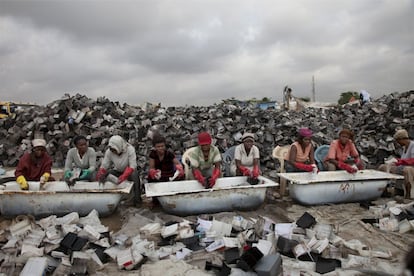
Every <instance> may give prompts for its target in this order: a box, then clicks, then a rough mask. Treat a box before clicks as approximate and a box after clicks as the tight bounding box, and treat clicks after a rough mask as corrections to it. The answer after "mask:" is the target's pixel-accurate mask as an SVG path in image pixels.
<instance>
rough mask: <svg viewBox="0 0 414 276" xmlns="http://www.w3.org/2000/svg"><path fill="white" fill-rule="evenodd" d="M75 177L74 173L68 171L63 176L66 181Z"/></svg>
mask: <svg viewBox="0 0 414 276" xmlns="http://www.w3.org/2000/svg"><path fill="white" fill-rule="evenodd" d="M72 175H73V172H72V171H66V172H65V175H64V176H63V178H64V179H70V178H71V177H72Z"/></svg>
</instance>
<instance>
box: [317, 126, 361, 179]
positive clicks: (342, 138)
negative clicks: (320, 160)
mask: <svg viewBox="0 0 414 276" xmlns="http://www.w3.org/2000/svg"><path fill="white" fill-rule="evenodd" d="M353 138H354V134H353V133H352V131H351V130H349V129H347V128H344V129H342V130H341V131H340V132H339V139H336V140H334V141H332V143H331V145H330V146H329V151H328V154H327V156H326V157H325V160H324V166H325V168H327V170H328V171H335V170H337V169H341V170H346V171H347V172H348V173H356V172H357V171H358V169H360V170H361V169H363V168H364V163H363V161H362V160H361V159H360V158H359V153H358V151H357V149H356V147H355V144H354V143H353Z"/></svg>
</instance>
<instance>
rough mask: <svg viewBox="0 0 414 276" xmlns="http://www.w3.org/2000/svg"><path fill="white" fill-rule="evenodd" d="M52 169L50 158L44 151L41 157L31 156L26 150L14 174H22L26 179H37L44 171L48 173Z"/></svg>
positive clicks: (17, 175)
mask: <svg viewBox="0 0 414 276" xmlns="http://www.w3.org/2000/svg"><path fill="white" fill-rule="evenodd" d="M51 170H52V158H50V156H49V154H47V153H46V152H45V153H44V154H43V157H41V158H34V157H33V158H32V156H31V154H30V153H28V152H26V153H25V154H24V155H23V156H22V157H21V158H20V160H19V164H17V168H16V171H15V172H14V175H15V176H16V178H17V177H19V176H21V175H23V176H24V177H25V178H26V180H28V181H39V180H40V177H41V176H42V175H43V174H44V173H46V172H47V173H50V174H51Z"/></svg>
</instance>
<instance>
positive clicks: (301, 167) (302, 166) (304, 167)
mask: <svg viewBox="0 0 414 276" xmlns="http://www.w3.org/2000/svg"><path fill="white" fill-rule="evenodd" d="M295 167H296V168H298V169H299V170H302V171H305V172H311V171H313V166H312V165H307V164H303V163H300V162H295Z"/></svg>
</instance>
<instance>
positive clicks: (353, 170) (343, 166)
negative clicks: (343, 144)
mask: <svg viewBox="0 0 414 276" xmlns="http://www.w3.org/2000/svg"><path fill="white" fill-rule="evenodd" d="M338 168H340V169H342V170H346V171H347V172H348V173H356V172H357V171H358V169H356V168H353V167H352V166H350V165H348V164H346V163H344V162H342V161H339V162H338Z"/></svg>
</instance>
